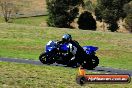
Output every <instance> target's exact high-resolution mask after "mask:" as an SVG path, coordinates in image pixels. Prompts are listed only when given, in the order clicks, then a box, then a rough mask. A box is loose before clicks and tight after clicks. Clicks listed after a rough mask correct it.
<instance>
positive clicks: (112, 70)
mask: <svg viewBox="0 0 132 88" xmlns="http://www.w3.org/2000/svg"><path fill="white" fill-rule="evenodd" d="M0 61H2V62H16V63H24V64H33V65H44V64H42V63H41V62H40V61H37V60H27V59H14V58H0ZM52 66H63V67H64V66H65V65H61V64H52ZM89 71H91V72H100V73H110V74H129V75H130V76H132V70H123V69H115V68H111V67H104V66H97V67H96V68H95V69H94V70H89Z"/></svg>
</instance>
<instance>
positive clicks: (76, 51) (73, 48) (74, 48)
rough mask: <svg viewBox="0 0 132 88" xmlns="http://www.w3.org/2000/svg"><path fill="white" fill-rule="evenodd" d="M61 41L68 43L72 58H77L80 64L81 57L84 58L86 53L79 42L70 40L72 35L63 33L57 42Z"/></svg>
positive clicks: (61, 42)
mask: <svg viewBox="0 0 132 88" xmlns="http://www.w3.org/2000/svg"><path fill="white" fill-rule="evenodd" d="M63 43H69V48H70V52H71V53H72V54H73V55H74V57H73V58H72V59H75V58H76V59H78V60H79V62H80V64H81V63H82V61H83V59H84V58H86V53H85V51H84V50H83V48H82V47H81V46H80V45H79V43H78V42H77V41H75V40H72V36H71V35H70V34H64V35H63V37H62V40H61V41H59V42H58V44H63Z"/></svg>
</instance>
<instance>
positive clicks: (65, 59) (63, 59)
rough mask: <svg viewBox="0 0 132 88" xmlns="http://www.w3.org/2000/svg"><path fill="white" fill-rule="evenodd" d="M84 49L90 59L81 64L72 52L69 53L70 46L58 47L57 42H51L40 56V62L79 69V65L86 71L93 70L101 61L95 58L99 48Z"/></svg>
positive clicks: (88, 47)
mask: <svg viewBox="0 0 132 88" xmlns="http://www.w3.org/2000/svg"><path fill="white" fill-rule="evenodd" d="M82 48H83V49H84V51H85V53H86V54H87V57H88V58H89V59H84V60H83V61H81V63H80V60H77V59H76V58H74V55H73V54H72V52H70V53H69V51H70V44H68V43H65V44H60V45H58V44H57V42H56V41H49V42H48V43H47V44H46V47H45V51H44V52H42V53H41V54H40V56H39V60H40V61H41V62H42V63H43V64H53V63H55V62H56V63H58V64H63V65H67V66H70V67H79V65H82V66H83V67H84V68H86V69H93V68H95V67H96V66H98V64H99V59H98V57H97V56H95V54H96V53H95V51H96V50H98V47H94V46H83V47H82Z"/></svg>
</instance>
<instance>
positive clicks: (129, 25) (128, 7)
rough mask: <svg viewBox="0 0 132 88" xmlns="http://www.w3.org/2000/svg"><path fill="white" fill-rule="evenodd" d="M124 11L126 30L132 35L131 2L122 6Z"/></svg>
mask: <svg viewBox="0 0 132 88" xmlns="http://www.w3.org/2000/svg"><path fill="white" fill-rule="evenodd" d="M124 11H125V12H126V13H127V17H126V19H125V23H126V26H127V27H126V28H127V29H128V30H129V31H130V32H131V33H132V1H131V2H130V3H128V4H126V5H125V6H124Z"/></svg>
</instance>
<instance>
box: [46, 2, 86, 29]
mask: <svg viewBox="0 0 132 88" xmlns="http://www.w3.org/2000/svg"><path fill="white" fill-rule="evenodd" d="M80 5H82V6H83V5H84V3H83V0H47V9H48V13H49V18H48V20H47V21H48V25H49V26H54V27H65V28H69V27H70V23H71V22H72V21H73V20H74V19H75V18H76V17H77V15H78V14H79V13H78V12H79V9H78V7H79V6H80Z"/></svg>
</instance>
